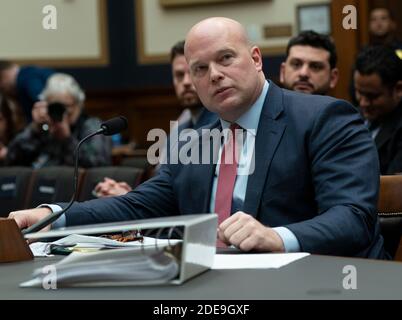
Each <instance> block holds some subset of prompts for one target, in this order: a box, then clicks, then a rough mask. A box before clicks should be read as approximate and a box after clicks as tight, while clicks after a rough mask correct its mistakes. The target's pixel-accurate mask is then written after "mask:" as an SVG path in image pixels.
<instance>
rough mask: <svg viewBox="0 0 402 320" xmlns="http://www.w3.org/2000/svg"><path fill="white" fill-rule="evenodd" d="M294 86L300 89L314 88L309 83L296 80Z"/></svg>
mask: <svg viewBox="0 0 402 320" xmlns="http://www.w3.org/2000/svg"><path fill="white" fill-rule="evenodd" d="M296 87H297V88H300V89H314V86H313V85H312V84H311V83H309V82H305V81H299V82H296V83H295V88H296Z"/></svg>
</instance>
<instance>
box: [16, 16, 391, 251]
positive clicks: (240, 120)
mask: <svg viewBox="0 0 402 320" xmlns="http://www.w3.org/2000/svg"><path fill="white" fill-rule="evenodd" d="M185 56H186V60H187V62H188V64H189V67H190V73H191V77H192V80H193V83H194V86H195V88H196V90H197V93H198V95H199V97H200V99H201V101H202V102H203V104H204V106H206V107H207V108H208V109H209V110H210V111H213V112H216V113H217V114H218V115H219V118H220V119H219V121H216V123H214V124H212V125H210V126H209V127H210V128H211V129H212V128H217V129H218V130H224V129H227V128H230V130H232V129H233V128H234V127H237V130H240V131H242V132H244V133H246V134H247V135H248V136H254V137H255V148H250V146H249V145H248V139H246V140H245V143H244V145H239V146H237V147H236V144H235V145H234V144H233V140H236V139H230V138H229V139H226V141H225V143H224V144H220V145H218V149H219V150H220V151H221V152H220V154H221V158H222V159H223V158H224V157H226V152H229V150H230V149H234V150H235V153H236V150H237V148H239V149H240V150H239V151H238V152H239V153H240V155H239V157H237V158H236V157H235V159H236V160H238V163H239V167H240V165H243V164H244V163H243V161H244V159H247V156H248V155H249V154H250V153H253V154H255V166H254V168H253V169H254V170H252V173H251V172H250V174H249V175H246V174H243V175H238V174H237V171H236V169H237V163H236V162H237V161H234V164H235V165H233V163H228V162H226V161H222V162H221V163H220V164H219V166H218V165H214V164H213V163H212V162H211V163H206V164H192V163H190V164H187V165H184V164H181V163H178V164H167V165H163V166H162V168H161V171H160V173H159V174H158V175H157V176H155V177H154V178H152V179H151V180H149V181H147V182H145V183H143V184H142V185H140V186H139V187H138V188H136V189H135V190H134V191H132V192H129V193H127V194H126V195H124V196H120V197H112V198H104V199H96V200H92V201H87V202H83V203H75V204H74V205H73V206H72V207H71V211H69V212H67V213H66V214H65V215H64V216H62V217H61V218H60V219H59V221H57V224H59V225H63V224H65V225H67V226H71V225H81V224H88V223H96V222H106V221H117V220H130V219H141V218H152V217H158V216H171V215H177V214H178V213H179V214H183V215H184V214H194V213H201V212H216V213H217V214H218V217H219V218H218V219H219V221H220V224H219V226H218V238H219V240H220V241H222V242H224V243H226V244H230V245H234V246H236V247H238V248H240V249H241V250H243V251H250V250H256V251H270V252H284V251H286V252H294V251H305V252H310V253H315V254H332V255H341V256H358V257H368V258H384V257H385V253H384V249H383V239H382V237H381V235H380V233H379V223H378V220H377V213H376V202H377V196H378V184H379V174H378V159H377V157H376V151H375V146H374V144H373V142H372V140H371V138H370V136H369V135H368V132H367V129H366V128H365V127H364V125H363V121H362V119H361V117H360V115H359V114H358V112H357V111H356V109H355V108H353V106H351V105H349V104H348V103H347V102H345V101H341V100H337V99H333V98H330V97H324V96H319V95H304V94H300V93H297V92H291V91H287V90H283V89H280V88H279V87H277V86H276V85H275V84H273V83H272V82H270V81H266V80H265V76H264V74H263V71H262V56H261V52H260V49H259V48H258V47H257V46H254V45H252V44H250V42H249V40H248V38H247V35H246V31H245V29H244V27H243V26H242V25H241V24H239V23H238V22H237V21H234V20H231V19H227V18H209V19H206V20H203V21H201V22H199V23H197V24H196V25H195V26H194V27H193V28H192V29H191V30H190V31H189V33H188V35H187V38H186V45H185ZM226 132H230V131H228V130H226ZM201 134H202V135H204V134H207V132H206V131H203V132H202V133H201ZM227 136H228V137H229V136H230V135H229V134H228V135H227ZM202 138H203V136H201V139H200V140H198V141H197V142H196V143H198V144H199V147H202V145H201V141H208V138H207V139H202ZM230 146H231V148H230ZM230 152H231V150H230ZM246 165H247V163H246ZM233 169H234V170H233ZM236 174H237V176H236ZM64 205H65V204H60V206H64ZM53 209H54V210H60V208H58V209H57V208H56V207H53ZM50 211H51V210H50V209H49V208H39V209H33V210H25V211H19V212H13V213H11V214H10V217H12V218H14V219H15V220H16V222H17V223H18V225H19V226H20V227H21V228H24V227H26V226H28V225H32V224H33V223H34V222H36V221H38V220H39V219H40V218H42V217H44V216H47V215H48V214H49V213H50Z"/></svg>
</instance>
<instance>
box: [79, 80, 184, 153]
mask: <svg viewBox="0 0 402 320" xmlns="http://www.w3.org/2000/svg"><path fill="white" fill-rule="evenodd" d="M86 111H87V112H88V114H90V115H94V116H97V117H99V118H101V119H103V120H106V119H109V118H112V117H115V116H118V115H122V116H125V117H127V119H128V121H129V127H128V130H127V131H126V132H125V133H124V134H123V136H124V137H125V138H127V139H128V140H130V141H135V142H136V143H137V144H138V147H141V148H144V147H147V146H149V145H151V144H152V142H147V134H148V132H149V131H150V130H151V129H153V128H161V129H163V130H166V132H169V121H170V120H174V119H176V118H177V117H178V115H179V114H180V111H181V110H180V107H179V106H178V101H177V99H176V96H175V94H174V91H173V89H171V88H152V89H149V88H148V89H141V90H133V89H127V90H104V91H87V101H86Z"/></svg>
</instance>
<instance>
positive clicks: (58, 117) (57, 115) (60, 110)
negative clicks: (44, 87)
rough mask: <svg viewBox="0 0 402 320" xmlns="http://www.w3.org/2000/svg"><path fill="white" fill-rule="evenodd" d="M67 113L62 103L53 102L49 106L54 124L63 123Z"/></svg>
mask: <svg viewBox="0 0 402 320" xmlns="http://www.w3.org/2000/svg"><path fill="white" fill-rule="evenodd" d="M65 112H66V106H65V105H64V104H63V103H61V102H53V103H50V104H49V105H48V106H47V113H48V115H49V117H50V119H52V120H53V121H54V122H61V121H62V120H63V115H64V113H65Z"/></svg>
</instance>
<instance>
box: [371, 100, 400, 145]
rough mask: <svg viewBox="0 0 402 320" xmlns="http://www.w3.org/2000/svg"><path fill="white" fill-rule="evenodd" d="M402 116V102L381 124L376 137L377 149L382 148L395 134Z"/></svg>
mask: <svg viewBox="0 0 402 320" xmlns="http://www.w3.org/2000/svg"><path fill="white" fill-rule="evenodd" d="M401 117H402V103H400V104H399V105H398V106H397V107H396V109H395V110H394V111H392V112H391V113H390V114H389V115H387V117H386V118H385V119H384V121H383V122H382V123H381V125H380V131H379V132H378V134H377V136H376V137H375V144H376V146H377V149H380V148H381V147H382V146H383V145H384V144H385V143H386V142H387V141H388V140H389V139H391V138H392V137H393V135H394V131H395V128H396V127H397V126H398V123H399V121H400V119H401Z"/></svg>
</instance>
